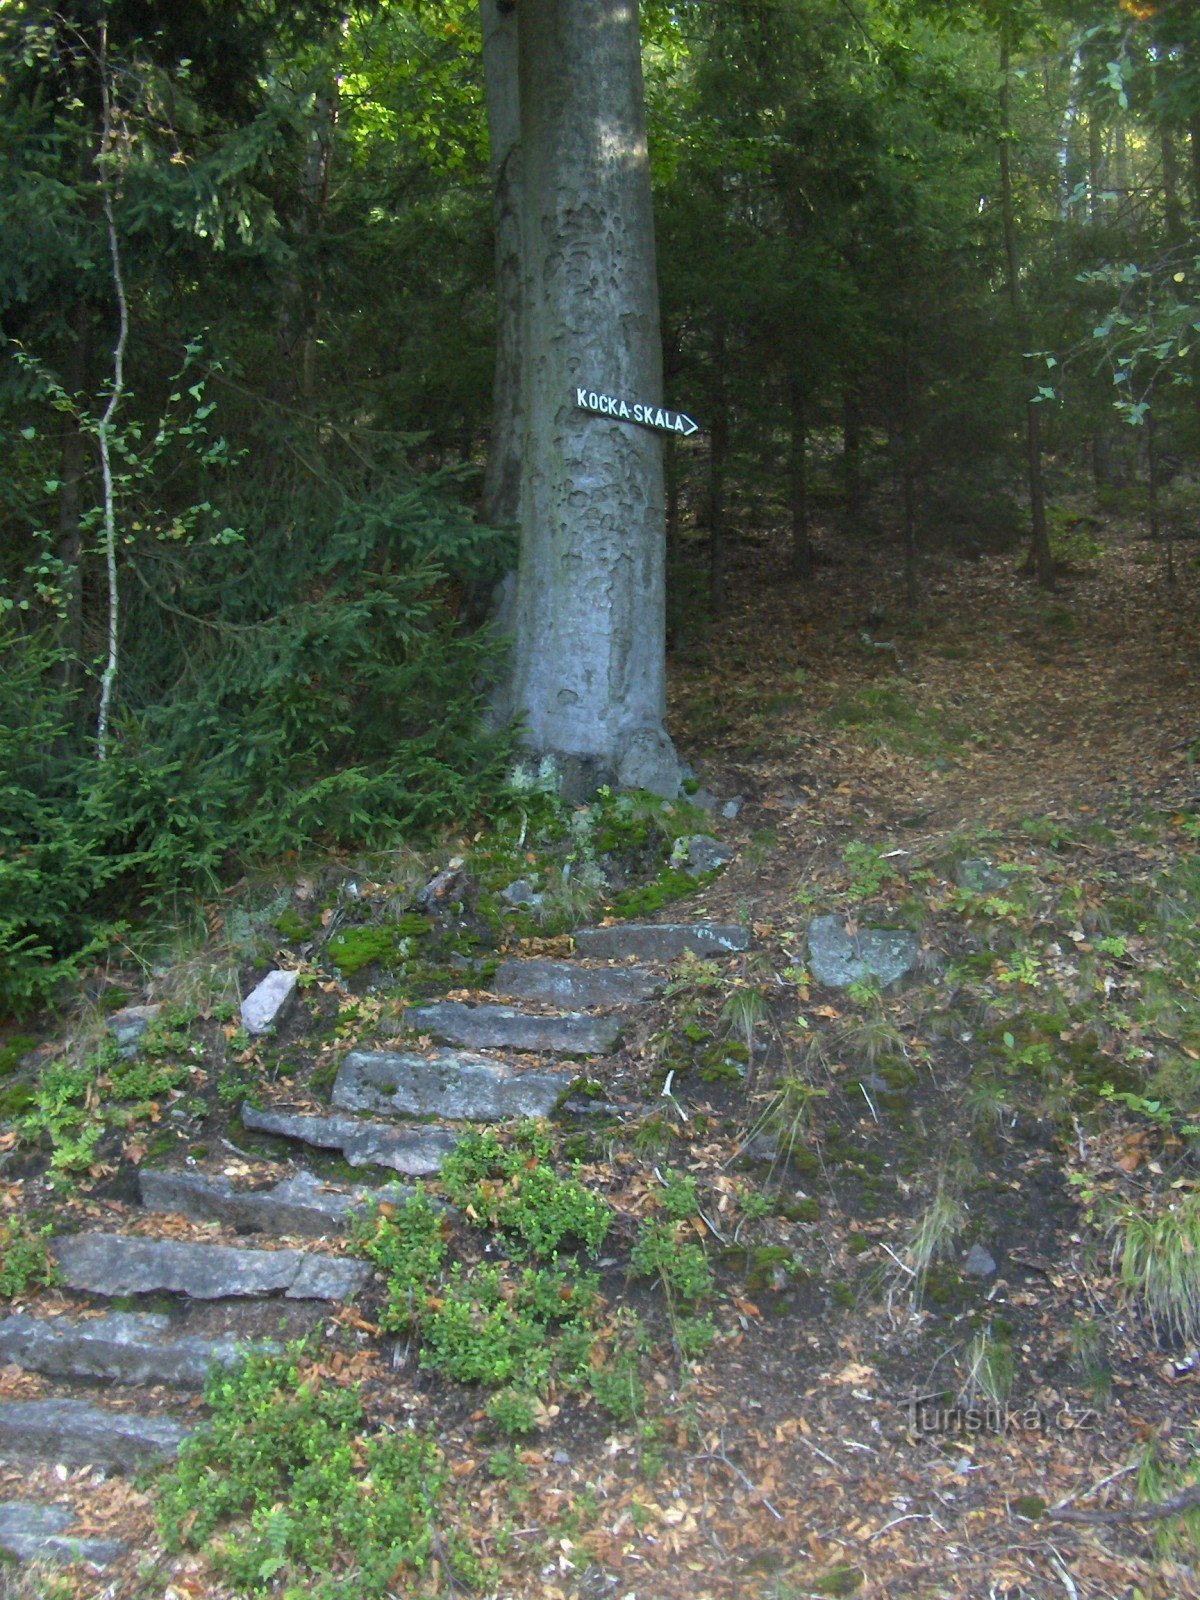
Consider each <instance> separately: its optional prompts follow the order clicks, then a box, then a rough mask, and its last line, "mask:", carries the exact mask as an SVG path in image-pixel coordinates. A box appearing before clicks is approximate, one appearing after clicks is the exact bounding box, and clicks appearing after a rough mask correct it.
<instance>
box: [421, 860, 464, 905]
mask: <svg viewBox="0 0 1200 1600" xmlns="http://www.w3.org/2000/svg"><path fill="white" fill-rule="evenodd" d="M461 867H462V863H461V862H460V863H459V865H458V866H454V867H446V868H444V869H443V870H442V871H441V872H439V873H438V874H437V876H436V877H435V878H431V879H430V880H429V882H428V883H427V884H426V885H425V887H424V888H423V889H422V890H420V892H419V893H418V895H417V904H418V905H419V906H420V907H421V909H422V910H423V911H434V910H436V908H437V907H438V906H440V905H444V904H446V903H447V902H449V901H453V900H461V899H462V897H463V893H464V891H465V889H466V884H467V880H466V877H465V875H464V873H463V872H462V870H461Z"/></svg>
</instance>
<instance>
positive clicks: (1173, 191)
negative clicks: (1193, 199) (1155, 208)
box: [1158, 126, 1187, 245]
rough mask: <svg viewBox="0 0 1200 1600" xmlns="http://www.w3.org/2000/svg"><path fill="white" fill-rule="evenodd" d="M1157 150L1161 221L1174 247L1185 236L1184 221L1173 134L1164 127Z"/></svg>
mask: <svg viewBox="0 0 1200 1600" xmlns="http://www.w3.org/2000/svg"><path fill="white" fill-rule="evenodd" d="M1158 138H1159V148H1160V150H1161V151H1162V184H1163V219H1164V222H1165V225H1166V232H1167V241H1168V243H1170V244H1173V245H1176V244H1179V243H1181V242H1182V240H1183V239H1184V238H1185V237H1186V235H1187V226H1186V223H1185V221H1184V206H1183V195H1182V193H1181V192H1180V182H1179V160H1178V157H1177V155H1176V153H1175V134H1174V131H1173V130H1172V129H1171V128H1168V127H1166V126H1163V127H1160V128H1159V130H1158Z"/></svg>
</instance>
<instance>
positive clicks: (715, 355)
mask: <svg viewBox="0 0 1200 1600" xmlns="http://www.w3.org/2000/svg"><path fill="white" fill-rule="evenodd" d="M725 379H726V373H725V319H724V317H723V316H721V315H720V314H718V315H717V317H716V318H715V320H714V322H713V341H712V384H713V415H712V426H711V427H710V429H709V435H708V437H709V453H708V608H709V612H710V613H711V615H712V616H714V617H718V616H720V614H721V612H722V611H724V609H725V560H726V554H727V552H726V508H725V482H726V477H727V474H728V468H729V396H728V391H727V388H726V381H725Z"/></svg>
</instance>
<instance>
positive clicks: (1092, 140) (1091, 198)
mask: <svg viewBox="0 0 1200 1600" xmlns="http://www.w3.org/2000/svg"><path fill="white" fill-rule="evenodd" d="M1103 166H1104V145H1103V140H1102V138H1101V129H1100V119H1099V118H1098V117H1097V116H1096V113H1095V110H1092V111H1091V112H1089V113H1088V221H1089V222H1090V223H1091V225H1092V227H1093V228H1098V227H1099V226H1100V220H1101V217H1102V215H1103V202H1102V201H1101V199H1100V196H1101V194H1102V193H1103V188H1104V185H1103V177H1102V169H1103Z"/></svg>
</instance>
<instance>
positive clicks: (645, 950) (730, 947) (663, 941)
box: [572, 922, 750, 961]
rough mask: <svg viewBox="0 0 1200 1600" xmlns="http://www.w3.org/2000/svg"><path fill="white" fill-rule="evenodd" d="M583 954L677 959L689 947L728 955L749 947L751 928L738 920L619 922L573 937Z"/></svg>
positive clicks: (583, 930)
mask: <svg viewBox="0 0 1200 1600" xmlns="http://www.w3.org/2000/svg"><path fill="white" fill-rule="evenodd" d="M572 937H573V938H574V941H575V948H576V950H577V951H578V952H579V954H580V955H582V956H596V957H598V958H603V959H607V958H609V957H615V958H616V959H617V960H620V959H622V958H623V957H625V956H634V957H636V958H637V959H639V960H642V961H674V960H675V959H676V958H677V957H678V956H681V955H683V953H684V951H685V950H690V951H691V952H692V954H693V955H698V956H720V955H729V954H730V953H731V952H734V951H738V950H748V949H749V947H750V931H749V929H748V928H743V927H742V926H741V925H740V924H739V923H736V922H735V923H718V922H693V923H671V922H618V923H614V924H613V926H612V927H610V928H580V929H579V930H578V932H577V933H575V934H574V935H573V936H572Z"/></svg>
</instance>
